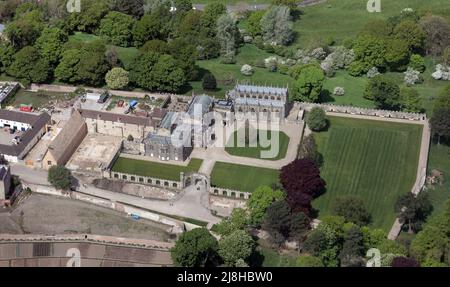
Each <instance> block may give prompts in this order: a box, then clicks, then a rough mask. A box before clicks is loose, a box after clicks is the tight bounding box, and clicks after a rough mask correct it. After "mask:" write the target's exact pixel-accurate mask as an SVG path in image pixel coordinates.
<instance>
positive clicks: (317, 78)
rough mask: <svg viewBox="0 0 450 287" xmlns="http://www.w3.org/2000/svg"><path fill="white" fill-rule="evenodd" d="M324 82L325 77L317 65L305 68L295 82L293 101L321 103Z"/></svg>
mask: <svg viewBox="0 0 450 287" xmlns="http://www.w3.org/2000/svg"><path fill="white" fill-rule="evenodd" d="M324 81H325V75H324V73H323V71H322V69H321V68H320V67H318V66H317V65H315V64H309V65H305V66H303V67H302V68H301V70H300V73H299V74H298V76H297V77H296V79H295V82H294V87H293V89H292V94H293V95H292V96H293V99H294V100H296V101H303V102H317V101H319V96H320V93H321V92H322V87H323V83H324Z"/></svg>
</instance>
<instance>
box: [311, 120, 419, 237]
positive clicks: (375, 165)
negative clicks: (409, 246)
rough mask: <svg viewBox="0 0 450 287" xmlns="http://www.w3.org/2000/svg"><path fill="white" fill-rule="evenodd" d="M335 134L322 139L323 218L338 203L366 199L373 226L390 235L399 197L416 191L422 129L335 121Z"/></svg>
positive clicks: (319, 206) (319, 139) (320, 200)
mask: <svg viewBox="0 0 450 287" xmlns="http://www.w3.org/2000/svg"><path fill="white" fill-rule="evenodd" d="M330 123H331V125H330V128H329V130H328V131H326V132H322V133H316V134H315V137H316V140H317V144H318V147H319V151H320V152H321V153H322V154H323V157H324V166H323V167H322V168H321V175H322V177H323V178H324V179H325V181H326V182H327V190H326V193H325V194H323V195H321V196H320V197H319V198H317V199H316V200H314V202H313V206H314V208H316V209H318V210H319V217H320V216H323V215H328V214H330V212H331V207H332V204H333V202H334V201H335V199H336V198H338V197H341V196H345V195H356V196H360V197H361V198H362V199H363V200H364V201H365V204H366V207H367V208H368V210H369V211H370V213H371V214H372V217H373V223H372V225H373V226H374V227H379V228H383V229H384V230H386V231H389V229H390V228H391V226H392V224H393V222H394V219H395V215H394V205H395V202H396V200H397V198H398V196H399V195H402V194H405V193H407V192H410V191H411V188H412V186H413V185H414V182H415V179H416V172H417V164H418V158H419V153H420V143H421V135H422V126H421V125H415V124H399V123H391V122H389V123H387V122H380V121H370V120H355V119H347V118H340V117H330Z"/></svg>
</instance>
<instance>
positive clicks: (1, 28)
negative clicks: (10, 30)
mask: <svg viewBox="0 0 450 287" xmlns="http://www.w3.org/2000/svg"><path fill="white" fill-rule="evenodd" d="M5 28H6V27H5V25H3V24H0V33H2V32H3V31H5Z"/></svg>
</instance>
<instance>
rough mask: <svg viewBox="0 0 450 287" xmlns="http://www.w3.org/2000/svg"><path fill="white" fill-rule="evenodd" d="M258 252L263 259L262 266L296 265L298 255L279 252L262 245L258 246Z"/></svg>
mask: <svg viewBox="0 0 450 287" xmlns="http://www.w3.org/2000/svg"><path fill="white" fill-rule="evenodd" d="M256 252H257V253H258V254H259V255H260V257H261V259H262V264H261V267H296V261H297V257H296V256H293V255H288V254H284V255H282V254H278V252H277V251H276V250H273V249H270V248H267V247H260V246H258V248H256Z"/></svg>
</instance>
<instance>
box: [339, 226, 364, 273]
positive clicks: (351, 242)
mask: <svg viewBox="0 0 450 287" xmlns="http://www.w3.org/2000/svg"><path fill="white" fill-rule="evenodd" d="M363 254H364V244H363V234H362V233H361V230H360V229H359V227H357V226H353V227H351V228H350V230H349V231H348V232H347V236H346V237H345V241H344V244H343V246H342V251H341V252H340V254H339V258H340V260H341V266H343V267H348V266H353V267H357V266H362V264H363V260H362V256H363Z"/></svg>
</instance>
